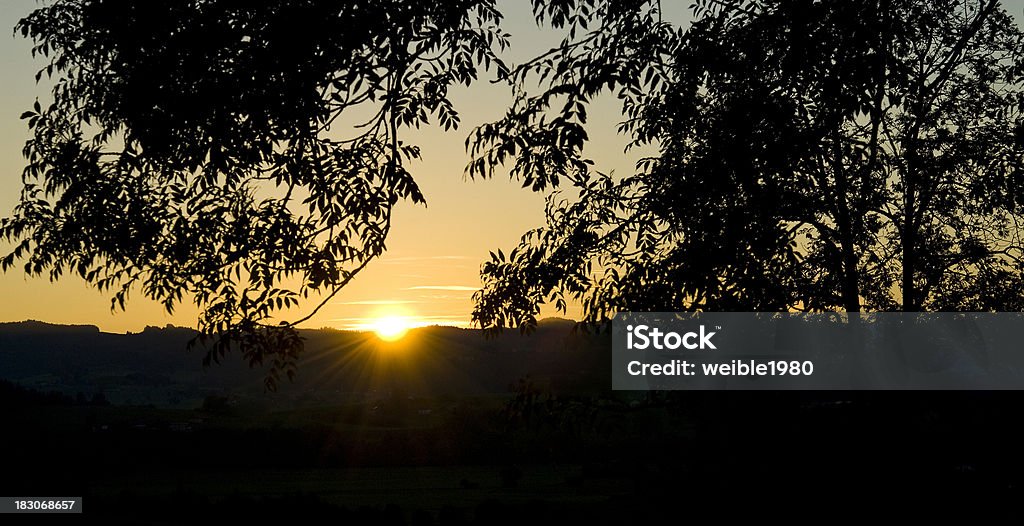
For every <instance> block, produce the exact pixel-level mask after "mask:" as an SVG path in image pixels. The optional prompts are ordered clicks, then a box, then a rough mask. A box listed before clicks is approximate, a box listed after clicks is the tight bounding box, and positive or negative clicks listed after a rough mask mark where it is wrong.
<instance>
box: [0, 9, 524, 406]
mask: <svg viewBox="0 0 1024 526" xmlns="http://www.w3.org/2000/svg"><path fill="white" fill-rule="evenodd" d="M500 21H501V16H500V14H499V13H498V11H497V10H496V9H495V6H494V0H445V1H440V2H419V1H409V0H383V1H375V2H315V1H306V0H277V1H268V2H256V3H253V2H243V1H237V0H192V1H184V2H136V1H130V0H56V1H54V2H52V3H50V4H49V5H46V6H44V7H41V8H39V9H37V10H36V11H34V12H33V13H32V14H30V15H29V16H28V17H26V18H25V19H24V20H22V21H21V22H20V23H19V24H18V26H17V29H16V31H19V32H20V33H21V34H22V35H23V36H25V37H28V38H30V39H32V40H33V42H34V43H35V46H34V48H33V55H42V56H44V57H47V59H48V63H47V65H46V66H45V68H44V69H43V70H42V71H40V72H39V74H38V75H37V80H40V79H41V78H42V77H44V76H45V77H48V78H52V81H53V90H52V102H51V103H49V104H41V103H39V102H36V104H35V106H34V108H33V109H32V110H30V111H27V112H25V113H24V115H22V118H23V119H26V120H27V122H28V126H29V127H30V129H31V130H32V138H31V139H30V140H29V141H28V142H27V144H26V145H25V148H24V155H25V157H26V158H27V159H28V165H27V167H26V168H25V170H24V174H23V180H24V188H23V190H22V193H21V199H20V202H19V203H18V205H17V207H16V209H15V210H14V213H13V215H12V216H11V217H9V218H7V219H4V220H3V222H2V223H0V236H2V237H3V238H4V239H5V240H7V241H9V242H12V243H13V244H14V248H13V251H12V252H11V253H10V254H9V255H7V256H6V257H4V258H3V259H2V268H3V269H4V270H7V269H9V268H11V267H12V266H13V265H16V264H17V263H18V262H19V261H23V262H24V268H25V270H26V271H27V272H28V273H30V274H33V275H48V276H49V277H50V279H52V280H55V279H57V278H59V277H60V276H61V275H62V274H64V273H66V272H70V273H74V274H76V275H78V276H80V277H81V278H83V279H85V280H86V281H87V282H89V283H91V284H92V285H94V286H96V287H98V288H99V289H101V290H109V291H112V294H113V299H112V308H121V309H123V308H124V306H125V301H126V299H127V298H128V295H129V293H130V292H131V291H132V290H137V291H140V292H141V293H142V294H144V295H145V296H147V297H150V298H153V299H155V300H157V301H160V302H161V303H162V304H163V305H164V307H165V308H166V309H167V310H168V311H171V310H173V309H174V308H175V306H176V305H177V304H179V303H180V302H181V301H189V300H192V299H194V301H195V303H196V304H197V306H198V307H199V308H200V311H201V317H200V319H199V329H200V331H201V333H202V338H201V340H200V342H201V343H206V344H209V346H208V347H207V350H208V354H207V356H206V362H207V363H209V362H210V361H219V359H220V358H221V357H222V356H223V355H224V354H225V353H226V352H227V351H228V350H229V349H233V348H240V349H241V351H242V352H243V354H244V356H245V357H246V358H247V359H248V360H249V362H250V363H251V364H252V365H263V364H264V363H265V362H266V363H267V364H268V365H269V366H270V373H269V374H268V377H267V386H268V387H269V388H271V389H272V388H274V386H275V385H276V383H277V382H278V381H279V376H280V374H281V373H282V372H285V373H287V375H288V376H289V377H290V376H291V375H292V374H293V370H294V363H295V356H296V353H297V352H299V350H300V349H301V348H302V341H301V339H300V338H299V337H298V335H297V334H296V332H295V329H294V328H295V326H296V325H298V324H299V323H301V322H303V321H305V320H307V319H309V317H310V316H312V315H313V314H314V313H315V312H316V311H317V310H318V309H319V308H320V307H321V306H323V305H324V303H326V301H327V300H328V299H329V298H331V297H332V296H333V295H335V294H336V293H337V292H338V291H339V290H340V289H341V288H342V287H344V286H345V285H346V284H348V283H349V282H350V281H351V280H352V279H353V277H355V276H356V275H357V274H359V272H360V271H361V270H362V269H363V268H365V266H366V265H367V264H368V263H369V262H370V261H371V260H372V259H374V258H375V257H377V256H379V255H380V254H381V253H382V252H383V251H384V249H385V240H386V238H387V235H388V232H389V230H390V228H391V213H392V209H393V207H394V206H395V204H396V203H397V202H399V201H401V200H405V199H408V200H411V201H413V202H416V203H422V202H423V201H424V198H423V195H422V194H421V192H420V190H419V188H418V187H417V185H416V182H415V181H414V179H413V177H412V174H410V173H409V171H408V170H407V169H406V164H407V161H409V160H410V159H416V158H418V157H419V156H420V150H419V149H418V147H416V146H415V145H412V144H408V143H406V142H404V141H403V140H402V139H401V134H402V130H403V129H407V128H410V127H419V126H420V125H423V124H427V123H428V121H430V120H431V119H436V122H437V123H439V124H440V126H441V127H443V128H444V129H445V130H448V129H451V128H454V127H457V126H458V124H459V115H458V113H457V112H456V111H455V108H454V107H453V105H452V103H451V101H450V100H449V98H448V90H449V88H450V87H451V86H453V85H456V84H469V83H470V82H472V81H473V80H475V79H476V78H477V76H478V74H479V71H480V70H481V69H482V68H488V67H492V66H494V67H497V68H498V70H502V69H503V66H502V65H501V63H500V61H498V60H497V58H496V55H495V51H496V50H498V49H500V48H503V47H504V46H505V45H506V41H507V35H505V34H504V33H503V32H502V31H501V30H500V28H499V26H498V24H499V23H500ZM332 127H333V129H332ZM307 297H313V298H315V299H316V301H317V302H318V304H317V305H316V306H314V307H312V309H311V311H308V312H306V313H304V314H294V315H293V314H292V313H293V312H294V311H289V312H285V311H287V310H288V309H289V308H293V307H296V306H297V305H298V303H299V300H300V299H303V298H307ZM288 316H291V318H290V319H289V318H286V317H288Z"/></svg>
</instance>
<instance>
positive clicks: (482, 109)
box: [0, 0, 1024, 332]
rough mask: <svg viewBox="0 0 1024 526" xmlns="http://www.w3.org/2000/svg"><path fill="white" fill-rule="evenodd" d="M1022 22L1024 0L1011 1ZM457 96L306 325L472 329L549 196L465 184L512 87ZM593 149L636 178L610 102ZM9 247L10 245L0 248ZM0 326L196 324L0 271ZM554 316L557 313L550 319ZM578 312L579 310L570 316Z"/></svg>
mask: <svg viewBox="0 0 1024 526" xmlns="http://www.w3.org/2000/svg"><path fill="white" fill-rule="evenodd" d="M669 4H672V7H671V10H672V12H671V13H670V16H671V18H672V19H673V20H680V22H681V23H685V22H683V21H685V20H686V19H687V18H688V14H689V11H688V7H687V6H688V5H689V4H690V2H666V3H665V5H666V6H668V5H669ZM37 5H38V4H37V2H36V1H35V0H6V1H5V2H4V7H3V9H2V11H0V28H6V29H0V42H2V48H0V50H2V51H0V67H2V68H3V75H4V82H3V85H4V89H3V90H0V215H7V214H8V213H9V212H10V210H11V209H12V207H13V206H14V204H15V202H16V200H17V195H18V192H19V190H20V174H21V170H22V168H23V166H24V161H23V158H22V156H21V148H22V146H23V144H24V141H25V140H26V139H27V138H28V129H27V127H26V126H25V123H24V121H20V120H19V119H18V116H19V115H20V114H21V113H22V112H23V111H25V109H27V108H29V107H30V106H31V105H32V103H33V101H35V99H36V97H39V98H40V99H41V100H42V101H43V102H44V103H45V102H46V101H47V100H48V88H47V87H46V86H45V85H39V86H37V85H36V84H35V82H34V77H33V76H34V73H35V72H36V71H37V70H38V69H39V68H40V67H41V66H42V65H43V64H42V62H41V61H33V60H32V58H31V56H30V53H29V48H30V42H29V41H27V40H25V39H22V38H20V37H15V36H13V35H12V31H11V28H13V26H14V24H15V23H16V22H17V21H18V20H19V19H20V18H21V17H22V16H24V15H25V14H27V13H28V12H30V11H31V10H32V9H33V8H34V7H36V6H37ZM502 6H503V12H505V14H506V21H505V29H506V31H508V32H509V33H511V34H512V47H513V50H512V52H511V53H510V54H508V55H506V58H507V59H508V60H510V61H512V62H515V61H516V60H517V59H519V60H521V59H523V58H527V57H529V56H532V55H534V54H536V53H538V52H543V51H546V50H547V49H549V48H550V47H551V46H552V45H554V44H555V43H557V41H558V40H559V34H558V33H555V32H552V31H549V30H543V31H542V30H538V29H537V28H536V26H535V24H534V23H533V20H532V16H531V14H530V10H529V3H528V2H527V1H525V0H522V1H506V2H502ZM1004 6H1005V7H1006V8H1007V9H1008V10H1009V11H1010V12H1011V13H1013V14H1014V15H1017V17H1018V19H1020V18H1021V14H1022V12H1024V0H1018V1H1014V2H1004ZM452 98H453V100H454V101H455V103H456V107H457V109H458V110H459V111H460V113H461V115H462V123H463V124H462V127H460V129H459V130H457V131H455V132H451V133H447V134H446V133H443V132H441V131H439V130H437V129H424V130H420V131H414V132H413V133H409V134H407V135H406V137H405V140H407V141H409V142H412V143H415V144H419V145H420V146H421V147H422V149H423V152H424V160H423V161H422V162H420V163H419V164H418V165H414V166H412V167H411V171H412V172H413V174H414V175H415V176H416V178H417V181H418V182H419V184H420V186H421V188H422V189H423V191H424V193H425V195H426V198H427V203H428V206H427V207H426V208H424V207H422V206H416V205H413V204H411V203H402V204H400V205H399V206H398V208H397V210H396V212H395V219H394V227H393V229H392V231H391V235H390V242H389V250H388V252H387V254H386V255H385V256H384V257H383V258H382V259H380V260H378V261H376V262H374V263H372V264H371V265H370V267H369V268H367V269H366V270H365V271H364V272H363V273H362V274H361V275H360V276H359V277H358V278H357V279H356V280H355V281H354V282H353V283H352V284H351V285H349V286H348V287H347V288H346V289H345V290H343V291H342V292H341V293H340V294H339V295H338V296H337V297H336V298H335V299H334V300H333V301H332V302H331V303H330V304H328V305H327V306H326V307H325V308H324V309H322V310H321V311H320V313H319V314H318V315H317V316H315V317H314V318H313V319H312V320H310V321H309V322H307V323H306V324H304V326H305V327H323V326H330V327H337V328H354V327H355V328H358V327H363V326H366V325H367V323H368V322H369V321H370V320H372V319H375V318H377V317H379V316H381V315H384V314H390V315H400V316H408V317H410V318H411V319H412V320H413V321H414V323H415V324H435V323H436V324H446V325H463V326H465V325H467V324H468V322H469V318H470V312H471V310H472V304H471V300H470V297H471V295H472V293H473V291H474V290H476V289H477V288H478V287H479V284H480V280H479V267H480V263H481V262H483V261H484V260H485V259H486V258H487V254H488V251H490V250H495V249H498V248H501V249H505V250H507V249H509V248H511V247H512V246H514V245H515V244H516V243H517V241H518V239H519V236H520V235H521V234H522V233H523V232H525V231H526V230H527V229H529V228H533V227H536V226H539V225H540V224H541V223H542V221H543V216H542V211H543V196H542V195H540V194H535V193H532V192H529V191H527V190H524V189H521V188H520V184H519V183H515V182H510V181H509V180H508V179H507V178H497V179H495V180H490V181H467V180H465V178H464V176H463V168H464V166H465V164H466V160H467V158H468V157H467V154H466V152H465V149H464V141H465V138H466V136H467V134H468V133H469V132H470V131H471V130H472V129H473V127H474V126H476V125H477V124H480V123H483V122H487V121H491V120H495V119H497V118H498V117H499V116H500V115H501V114H502V113H503V112H504V110H505V109H506V108H507V106H508V104H509V102H510V99H511V97H510V93H509V90H508V88H507V87H504V86H501V85H496V84H490V83H489V82H487V81H486V79H485V80H483V81H481V82H478V83H477V84H475V85H473V86H471V87H470V88H468V89H467V88H460V89H458V90H455V91H454V93H453V97H452ZM589 113H590V116H591V118H590V124H589V131H590V134H591V142H590V144H589V146H588V149H587V154H588V155H589V156H590V157H591V158H592V159H593V160H594V161H595V162H596V166H597V168H598V169H599V170H601V171H609V170H616V171H618V172H625V171H631V170H632V168H633V162H634V161H635V158H636V155H629V156H627V155H624V154H623V146H624V144H625V141H624V140H623V139H622V138H621V137H618V136H617V135H616V134H615V125H616V124H617V122H618V120H619V112H618V106H617V105H616V104H615V101H614V100H613V99H611V98H610V97H609V98H606V99H603V100H600V101H598V102H597V103H596V105H595V107H594V108H593V109H592V110H591V111H590V112H589ZM0 249H2V250H3V251H5V252H6V250H7V247H6V246H2V247H0ZM0 298H2V300H0V321H17V320H25V319H36V320H42V321H48V322H53V323H76V324H92V325H98V326H99V327H100V328H101V329H102V330H105V331H111V332H125V331H138V330H141V329H142V328H143V327H145V326H147V325H164V324H168V323H172V324H175V325H182V326H194V325H195V320H196V309H195V308H194V307H193V306H192V305H191V304H188V303H187V304H184V305H182V306H181V307H180V308H179V309H178V310H177V311H176V312H175V314H174V315H168V314H166V313H165V312H164V311H163V309H162V308H161V307H160V306H158V305H156V304H155V303H153V302H151V301H149V300H147V299H145V298H143V297H141V295H139V294H136V295H135V296H133V297H132V298H131V302H130V303H129V305H128V310H127V312H116V313H111V311H110V301H109V297H108V296H106V295H105V294H103V293H100V292H98V291H96V290H94V289H90V288H89V287H88V286H87V285H86V284H85V283H84V282H82V281H81V280H78V279H76V278H74V277H65V278H64V279H63V280H62V281H60V282H59V283H56V284H51V283H49V282H48V280H46V279H45V278H27V277H25V276H24V274H23V273H21V272H20V270H19V269H15V270H12V271H10V272H8V273H7V274H2V275H0ZM544 314H545V315H554V314H555V313H554V312H552V311H548V312H546V313H544ZM568 315H569V316H570V317H575V316H577V315H578V311H577V310H576V308H575V307H571V308H570V311H569V313H568Z"/></svg>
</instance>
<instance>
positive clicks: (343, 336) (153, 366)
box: [0, 319, 611, 407]
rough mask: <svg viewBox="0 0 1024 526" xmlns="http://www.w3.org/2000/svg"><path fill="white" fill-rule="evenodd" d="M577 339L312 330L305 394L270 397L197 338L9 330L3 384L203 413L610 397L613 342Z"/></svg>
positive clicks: (174, 331)
mask: <svg viewBox="0 0 1024 526" xmlns="http://www.w3.org/2000/svg"><path fill="white" fill-rule="evenodd" d="M574 327H575V322H573V321H571V320H564V319H547V320H542V321H541V323H539V326H538V328H537V330H536V331H535V332H534V333H532V334H528V335H523V334H520V333H519V331H514V330H513V331H505V332H503V333H501V334H499V335H497V336H496V337H490V338H485V337H484V335H483V333H482V332H481V331H479V330H472V329H460V328H455V327H444V326H436V327H425V328H419V329H414V330H411V331H410V332H409V334H408V335H407V336H406V337H405V338H403V339H402V340H400V341H398V342H395V343H385V342H382V341H380V340H378V339H377V338H376V337H375V336H374V335H373V334H372V333H361V332H352V331H339V330H330V329H321V330H303V331H301V334H302V336H303V337H304V338H305V339H306V350H305V352H304V354H303V356H302V358H301V360H300V365H299V372H298V376H297V378H296V379H295V382H293V383H285V384H284V385H282V386H281V388H280V390H279V392H277V393H265V392H264V389H263V383H262V381H263V376H264V373H263V371H261V370H259V369H250V368H249V367H248V366H247V364H245V363H243V360H242V359H241V357H240V356H239V355H237V354H234V355H229V356H228V357H227V358H226V359H225V360H224V361H223V363H222V364H221V365H215V366H212V367H210V368H206V369H204V368H203V367H202V358H203V351H202V350H199V349H197V350H193V351H191V352H190V351H186V346H187V343H188V341H189V340H190V339H192V338H193V337H194V336H195V335H196V332H195V331H194V330H192V329H187V328H180V327H172V326H168V327H164V328H158V327H147V328H146V329H145V330H143V331H142V332H140V333H129V334H111V333H104V332H101V331H100V330H99V329H98V328H97V327H95V326H91V325H55V324H49V323H44V322H39V321H25V322H16V323H0V378H2V379H6V380H10V381H14V382H17V383H18V384H20V385H23V386H26V387H30V388H33V389H37V390H40V391H60V392H63V393H66V394H68V395H70V396H74V395H76V394H77V393H84V394H86V395H92V394H94V393H96V392H103V393H104V394H105V395H106V397H107V398H108V399H109V400H110V401H111V402H113V403H115V404H136V405H137V404H146V405H149V404H151V405H157V406H168V407H175V406H178V407H191V406H197V405H198V404H200V403H201V401H202V399H203V398H204V397H205V396H208V395H211V394H216V395H220V396H230V397H232V398H233V399H235V400H239V401H241V403H245V402H247V401H248V402H253V403H256V402H259V403H269V404H273V405H294V404H304V403H309V404H316V403H330V402H337V401H344V400H373V399H382V398H388V397H394V396H415V397H461V396H476V395H489V394H498V393H506V392H507V391H508V387H509V385H510V384H512V383H514V382H516V381H518V380H519V379H520V378H523V377H527V376H529V377H530V378H531V380H532V381H533V382H534V383H535V384H536V385H538V386H539V387H541V388H544V389H547V390H550V391H552V392H561V393H577V392H595V391H600V390H606V389H608V388H609V387H610V370H609V362H610V359H611V358H610V339H609V338H608V335H606V334H605V335H593V334H585V333H583V332H582V331H573V328H574Z"/></svg>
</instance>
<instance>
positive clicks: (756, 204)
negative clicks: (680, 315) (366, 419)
mask: <svg viewBox="0 0 1024 526" xmlns="http://www.w3.org/2000/svg"><path fill="white" fill-rule="evenodd" d="M535 5H536V6H537V7H536V12H537V13H538V20H544V19H547V20H549V21H550V23H551V24H552V25H554V26H556V27H560V28H563V29H566V33H567V38H566V39H565V40H564V41H563V42H562V44H561V46H559V47H558V48H556V49H554V50H552V51H551V52H549V53H547V54H545V55H543V56H540V57H537V58H536V59H534V60H532V61H530V62H527V63H525V64H522V65H520V66H518V67H516V68H515V69H513V71H512V75H511V76H510V79H511V81H512V84H513V86H514V87H515V88H516V89H517V92H518V93H519V97H518V99H517V103H516V105H515V106H514V107H513V108H512V109H511V110H510V111H509V112H508V113H507V115H506V116H505V117H504V118H503V119H502V120H500V121H498V122H494V123H491V124H488V125H485V126H482V127H480V128H478V129H477V130H476V131H475V132H474V133H473V136H472V137H471V140H470V151H471V153H472V154H473V156H474V157H473V160H472V161H471V162H470V164H469V166H468V168H467V171H468V173H469V174H470V175H472V176H474V177H490V176H493V175H494V173H495V171H496V170H495V166H500V165H509V166H511V171H512V175H513V177H515V178H519V179H521V180H522V181H523V184H524V186H528V187H531V188H532V189H534V190H537V191H547V192H548V193H549V194H550V195H549V198H548V208H547V221H546V224H545V225H544V226H542V227H540V228H538V229H536V230H533V231H530V232H528V233H526V235H525V236H524V237H523V239H522V242H521V243H520V244H519V245H518V246H517V247H515V248H514V249H513V250H511V251H510V252H509V253H508V254H506V253H504V252H501V251H499V252H497V253H495V254H494V255H493V257H492V259H491V261H488V262H487V263H485V265H484V267H483V272H482V275H483V279H484V288H483V290H481V291H480V292H479V293H478V294H477V295H476V297H475V299H476V310H475V312H474V319H475V320H476V321H478V322H479V323H480V324H481V325H483V326H484V327H492V328H502V327H510V326H512V327H526V328H528V327H530V326H532V325H534V324H535V323H536V317H537V315H538V313H539V312H540V307H541V305H544V304H547V303H553V304H554V305H555V306H556V307H558V308H561V309H564V308H565V306H566V302H567V300H568V299H570V298H571V299H575V300H578V301H580V302H581V303H582V305H583V307H584V314H585V317H586V319H587V320H588V321H592V322H599V321H602V320H605V319H607V318H608V317H609V316H611V315H613V314H614V313H615V312H618V311H629V310H634V311H656V310H661V311H696V310H749V311H787V310H796V311H835V310H846V311H851V312H854V311H860V310H864V309H866V310H909V311H915V310H971V311H987V310H1020V309H1022V308H1024V276H1022V270H1024V267H1022V264H1024V261H1022V257H1024V244H1022V241H1021V238H1020V231H1019V225H1020V224H1021V220H1022V219H1024V215H1022V214H1024V208H1022V205H1024V200H1022V196H1021V188H1022V186H1021V183H1022V182H1024V174H1022V172H1021V161H1022V153H1024V131H1022V130H1024V128H1022V113H1021V112H1022V110H1024V106H1022V103H1024V98H1022V95H1024V90H1022V88H1024V85H1022V78H1021V74H1022V72H1024V71H1022V62H1021V61H1022V58H1024V33H1022V32H1021V30H1020V28H1019V27H1018V26H1017V25H1016V23H1015V22H1014V21H1013V19H1012V18H1011V17H1010V15H1009V14H1007V13H1006V12H1005V11H1004V10H1003V9H1002V8H1001V7H1000V6H999V3H998V2H997V1H994V0H941V1H927V0H901V1H896V2H860V1H853V0H850V1H845V0H837V1H833V2H813V1H809V0H808V1H749V2H700V3H698V5H697V6H696V10H695V16H696V21H695V22H694V23H693V25H692V26H691V27H689V28H687V29H685V30H683V29H679V28H678V27H677V26H673V25H672V24H670V23H668V22H667V21H664V20H663V17H662V13H661V10H660V3H659V2H653V1H652V2H639V1H638V2H617V1H610V0H609V1H600V0H567V1H550V2H545V1H538V2H535ZM537 81H539V83H540V86H541V88H540V90H539V91H538V90H531V89H528V87H529V86H532V85H534V84H536V82H537ZM601 93H611V94H613V95H614V96H615V97H617V98H618V99H619V100H620V101H621V105H622V109H623V121H622V124H621V126H620V132H621V133H624V134H626V135H627V136H628V138H629V139H630V141H631V146H639V145H644V146H647V147H648V148H651V149H652V150H653V151H655V152H656V153H654V154H653V155H651V156H649V157H646V158H644V159H643V160H642V161H641V162H640V163H639V164H638V166H637V170H636V172H635V173H633V174H629V175H626V176H615V175H612V174H606V173H602V172H600V171H598V170H597V169H595V167H594V166H593V163H591V162H590V161H589V160H588V159H587V158H586V157H585V156H584V146H585V144H586V138H587V135H586V109H587V105H588V103H589V102H590V101H592V100H593V99H594V98H595V97H596V96H598V95H600V94H601ZM551 188H554V191H551V190H550V189H551Z"/></svg>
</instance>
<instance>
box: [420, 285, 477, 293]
mask: <svg viewBox="0 0 1024 526" xmlns="http://www.w3.org/2000/svg"><path fill="white" fill-rule="evenodd" d="M479 289H480V287H466V286H463V285H418V286H416V287H409V288H407V289H405V290H448V291H455V292H476V291H477V290H479Z"/></svg>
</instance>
